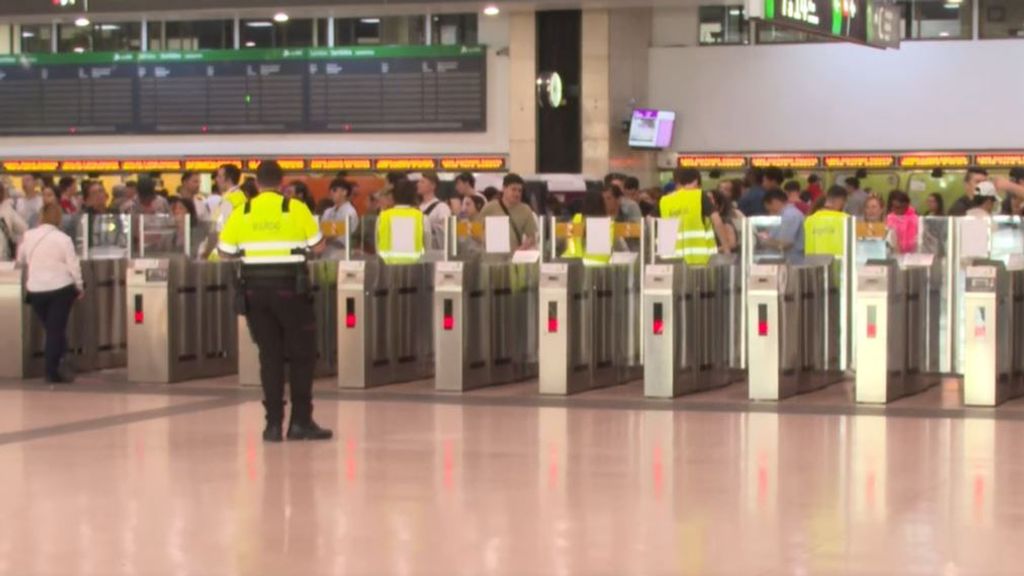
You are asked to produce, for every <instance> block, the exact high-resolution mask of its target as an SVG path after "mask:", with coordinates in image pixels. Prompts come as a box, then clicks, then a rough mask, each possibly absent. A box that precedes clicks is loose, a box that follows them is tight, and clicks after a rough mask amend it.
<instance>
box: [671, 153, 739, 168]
mask: <svg viewBox="0 0 1024 576" xmlns="http://www.w3.org/2000/svg"><path fill="white" fill-rule="evenodd" d="M677 163H678V165H679V167H680V168H697V169H700V170H712V169H737V168H746V166H747V158H746V157H745V156H734V155H714V154H680V155H679V158H678V160H677Z"/></svg>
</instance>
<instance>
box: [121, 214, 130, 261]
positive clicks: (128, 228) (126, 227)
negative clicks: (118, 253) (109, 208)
mask: <svg viewBox="0 0 1024 576" xmlns="http://www.w3.org/2000/svg"><path fill="white" fill-rule="evenodd" d="M125 221H127V222H128V225H127V226H125V230H127V234H128V235H127V237H126V238H127V240H128V260H131V259H132V217H131V215H125V216H121V224H122V225H123V224H124V222H125Z"/></svg>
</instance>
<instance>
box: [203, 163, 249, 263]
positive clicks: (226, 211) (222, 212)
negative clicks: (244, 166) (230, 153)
mask: <svg viewBox="0 0 1024 576" xmlns="http://www.w3.org/2000/svg"><path fill="white" fill-rule="evenodd" d="M214 182H215V183H216V184H217V189H218V190H220V191H221V201H220V203H219V204H217V207H216V208H214V210H213V214H212V218H211V221H212V224H211V227H210V236H211V238H212V239H210V240H208V242H207V246H208V248H207V250H206V251H205V252H204V253H203V256H208V257H209V259H210V260H211V261H217V260H219V259H220V254H219V253H218V252H217V244H218V240H217V237H218V235H219V234H220V232H221V231H222V230H224V225H225V224H227V221H228V218H230V217H231V213H232V212H234V211H235V210H238V209H240V208H241V207H242V206H243V205H245V201H246V200H248V197H246V195H245V191H244V190H242V187H241V185H240V184H241V182H242V170H241V169H240V168H239V167H238V166H236V165H235V164H221V165H220V167H218V168H217V173H216V174H215V175H214Z"/></svg>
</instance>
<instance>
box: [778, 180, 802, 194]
mask: <svg viewBox="0 0 1024 576" xmlns="http://www.w3.org/2000/svg"><path fill="white" fill-rule="evenodd" d="M782 189H783V190H785V191H786V192H799V191H800V183H799V182H797V181H796V180H790V181H789V182H786V184H785V185H784V186H783V187H782Z"/></svg>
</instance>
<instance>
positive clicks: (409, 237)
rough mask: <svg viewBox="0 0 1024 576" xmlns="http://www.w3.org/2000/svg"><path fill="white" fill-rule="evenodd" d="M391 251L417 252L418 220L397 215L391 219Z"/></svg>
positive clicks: (401, 252)
mask: <svg viewBox="0 0 1024 576" xmlns="http://www.w3.org/2000/svg"><path fill="white" fill-rule="evenodd" d="M391 251H392V252H396V253H399V254H415V253H417V252H418V251H417V250H416V220H414V219H412V218H403V217H396V218H392V219H391Z"/></svg>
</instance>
